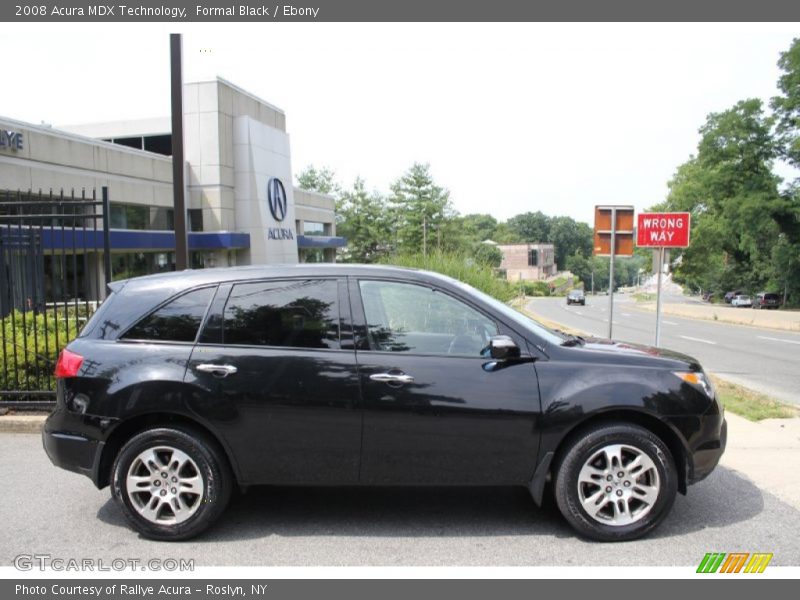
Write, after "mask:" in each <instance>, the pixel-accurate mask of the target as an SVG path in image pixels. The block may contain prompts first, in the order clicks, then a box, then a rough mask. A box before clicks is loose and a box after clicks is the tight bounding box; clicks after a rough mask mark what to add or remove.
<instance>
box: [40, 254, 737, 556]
mask: <svg viewBox="0 0 800 600" xmlns="http://www.w3.org/2000/svg"><path fill="white" fill-rule="evenodd" d="M109 288H110V289H109V296H108V297H107V298H106V300H105V301H104V302H103V303H102V305H101V306H100V307H99V308H98V310H97V311H96V312H95V314H94V315H93V317H92V318H91V319H90V320H89V322H88V323H87V324H86V326H85V327H84V328H83V330H82V331H81V333H80V335H79V336H78V338H77V339H75V340H74V341H72V342H71V343H70V344H69V345H68V346H67V347H66V348H65V349H64V350H63V351H62V352H61V354H60V356H59V359H58V363H57V366H56V376H57V382H58V392H57V406H56V409H55V410H54V412H53V413H52V414H51V415H50V417H49V418H48V420H47V422H46V425H45V427H44V430H43V441H44V447H45V450H46V452H47V454H48V455H49V457H50V459H51V460H52V462H53V463H54V464H55V465H57V466H59V467H63V468H65V469H69V470H71V471H76V472H78V473H82V474H84V475H87V476H88V477H89V478H90V479H91V480H92V482H93V483H94V484H95V485H96V486H97V487H98V488H103V487H105V486H110V488H111V494H112V496H113V497H114V499H115V500H116V502H117V503H118V505H119V507H120V509H121V510H122V512H123V513H124V515H125V517H126V518H127V520H128V521H129V523H130V525H131V526H132V527H133V528H134V529H136V530H137V531H139V532H140V533H141V534H143V535H145V536H147V537H150V538H155V539H166V540H179V539H186V538H190V537H192V536H195V535H197V534H198V533H200V532H201V531H203V530H204V529H206V528H207V527H208V526H209V525H211V524H212V523H213V522H214V520H215V519H217V517H219V515H220V513H222V511H223V510H224V508H225V506H226V504H227V503H228V500H229V498H230V496H231V493H232V491H233V490H234V489H246V488H247V487H249V486H252V485H261V484H270V485H282V486H289V485H373V486H375V485H378V486H401V485H415V486H416V485H437V486H444V485H459V486H471V485H492V486H494V485H498V486H500V485H503V486H506V485H507V486H523V487H525V488H527V489H528V490H529V492H530V494H531V496H532V497H533V500H534V501H535V502H536V503H537V504H538V503H541V501H542V498H543V495H544V494H545V492H546V489H547V491H548V492H549V490H552V493H553V494H554V496H555V500H556V503H557V505H558V507H559V509H560V511H561V513H562V514H563V515H564V518H565V519H566V520H567V521H568V522H569V523H570V524H571V525H572V526H573V527H574V528H575V529H576V530H577V531H578V532H579V533H580V534H582V535H584V536H587V537H589V538H593V539H596V540H603V541H615V540H628V539H633V538H636V537H639V536H642V535H644V534H646V533H647V532H649V531H651V530H652V529H653V528H654V527H656V526H657V525H658V524H659V523H660V522H661V521H662V520H663V519H664V518H665V517H666V515H667V514H668V512H669V510H670V508H671V506H672V504H673V500H674V499H675V495H676V492H681V493H686V488H687V486H688V485H689V484H692V483H695V482H697V481H699V480H701V479H703V478H704V477H706V476H707V475H708V474H709V473H710V472H711V471H712V469H714V467H715V466H716V464H717V462H718V461H719V458H720V456H721V454H722V452H723V450H724V448H725V441H726V424H725V419H724V416H723V409H722V407H721V405H720V402H719V400H718V398H717V397H716V395H715V391H714V388H713V386H712V384H711V382H710V381H709V379H708V377H707V376H706V374H705V373H704V372H703V369H702V368H701V366H700V365H699V364H698V363H697V361H695V360H694V359H692V358H689V357H687V356H684V355H681V354H677V353H674V352H670V351H667V350H663V349H657V348H650V347H646V346H638V345H634V344H628V343H623V342H618V341H611V340H607V339H584V338H581V337H576V336H573V335H567V334H565V333H561V332H558V331H553V330H551V329H548V328H546V327H544V326H543V325H541V324H539V323H537V322H536V321H533V320H531V319H529V318H528V317H526V316H524V315H523V314H521V313H519V312H517V311H516V310H514V309H512V308H510V307H509V306H507V305H505V304H503V303H502V302H499V301H497V300H495V299H493V298H491V297H489V296H487V295H486V294H484V293H482V292H479V291H477V290H475V289H474V288H472V287H470V286H468V285H465V284H463V283H461V282H459V281H456V280H453V279H450V278H447V277H444V276H442V275H438V274H434V273H428V272H424V271H416V270H409V269H400V268H394V267H384V266H358V265H334V264H331V265H291V266H258V267H256V266H253V267H236V268H226V269H206V270H197V271H183V272H179V273H168V274H159V275H152V276H147V277H140V278H135V279H129V280H125V281H116V282H114V283H112V284H110V286H109Z"/></svg>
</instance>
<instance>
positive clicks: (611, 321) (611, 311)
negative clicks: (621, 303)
mask: <svg viewBox="0 0 800 600" xmlns="http://www.w3.org/2000/svg"><path fill="white" fill-rule="evenodd" d="M616 243H617V207H616V206H613V207H611V262H610V263H609V266H608V339H611V337H612V333H613V331H614V254H615V252H614V250H615V249H616V248H615V246H616Z"/></svg>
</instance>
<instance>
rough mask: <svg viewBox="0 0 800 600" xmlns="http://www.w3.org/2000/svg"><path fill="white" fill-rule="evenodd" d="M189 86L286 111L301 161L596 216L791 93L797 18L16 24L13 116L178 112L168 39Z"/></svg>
mask: <svg viewBox="0 0 800 600" xmlns="http://www.w3.org/2000/svg"><path fill="white" fill-rule="evenodd" d="M174 31H180V32H182V33H184V34H185V37H184V55H185V76H186V79H187V80H193V79H196V78H205V77H208V76H209V75H214V74H219V75H220V76H222V77H225V78H226V79H229V80H230V81H232V82H234V83H235V84H237V85H239V86H240V87H243V88H245V89H247V90H249V91H251V92H253V93H254V94H256V95H258V96H260V97H262V98H263V99H265V100H267V101H268V102H270V103H272V104H275V105H277V106H279V107H280V108H282V109H283V110H284V111H286V114H287V128H288V130H289V133H290V135H291V140H292V154H293V167H294V170H295V172H298V171H299V170H300V169H301V168H302V167H304V166H305V165H307V164H310V163H313V164H315V165H318V166H323V165H325V166H329V167H330V168H332V169H333V170H334V171H336V173H337V176H338V177H339V179H340V180H341V181H342V182H343V183H345V184H346V185H348V184H350V183H351V182H352V180H353V178H354V177H356V176H358V175H360V176H362V177H363V178H365V179H366V181H367V184H368V185H369V186H370V187H374V188H377V189H379V190H387V189H388V186H389V184H390V183H391V181H392V180H394V179H395V178H397V177H398V176H399V175H400V174H402V172H403V171H404V170H405V169H406V168H407V167H408V166H409V165H410V164H411V163H413V162H415V161H419V162H429V163H430V164H431V167H432V170H433V173H434V176H435V177H436V179H437V181H438V182H439V183H440V184H441V185H443V186H445V187H447V188H449V189H450V191H451V196H452V200H453V202H454V204H455V207H456V208H457V209H458V210H459V211H460V212H462V213H469V212H489V213H491V214H493V215H495V216H496V217H498V218H501V219H505V218H508V217H510V216H512V215H514V214H517V213H519V212H524V211H528V210H531V211H535V210H541V211H543V212H545V213H547V214H550V215H570V216H572V217H574V218H577V219H581V220H584V221H587V222H589V221H590V220H591V219H592V210H593V206H594V205H595V204H601V203H602V204H607V203H618V204H633V205H635V206H636V207H637V209H639V210H641V209H644V208H645V207H647V206H649V205H651V204H653V203H655V202H658V201H660V200H661V199H663V197H664V196H665V194H666V189H667V188H666V183H667V181H668V180H669V178H670V176H671V175H672V173H674V171H675V168H676V167H677V166H678V165H679V164H680V163H681V162H683V161H685V160H686V159H687V158H688V156H689V154H690V153H692V152H693V151H694V150H695V148H696V145H697V141H698V136H697V129H698V128H699V127H700V125H702V123H703V122H704V120H705V116H706V115H707V114H708V113H709V112H712V111H719V110H724V109H725V108H728V107H730V106H731V105H732V104H734V103H735V102H736V101H737V100H740V99H743V98H748V97H758V98H762V99H768V98H769V97H770V96H772V95H774V94H775V93H776V88H775V82H776V80H777V77H778V69H777V67H776V61H777V60H778V55H779V53H780V52H781V51H783V50H786V49H787V48H788V47H789V45H790V43H791V41H792V39H793V37H796V36H798V35H800V27H798V25H796V24H794V25H792V24H765V25H760V24H759V25H737V24H734V25H709V24H701V25H672V24H665V25H658V24H657V25H644V24H630V25H610V24H596V25H582V24H564V25H557V24H463V25H462V24H321V23H312V24H286V23H281V24H271V23H267V24H252V25H250V24H248V25H243V24H228V25H222V24H220V25H202V24H196V25H191V24H189V25H182V26H180V27H177V26H174V25H168V24H164V25H160V24H156V25H151V24H144V23H142V24H134V25H107V24H104V25H99V24H98V25H89V24H86V25H64V24H60V25H54V24H38V25H32V24H15V25H14V26H13V27H11V28H9V27H7V28H6V29H5V30H4V32H3V35H2V36H0V56H2V57H3V94H2V96H0V115H3V116H6V117H11V118H15V119H20V120H23V121H29V122H32V123H41V122H43V121H44V122H46V123H50V124H54V125H59V124H74V123H82V122H92V121H107V120H117V119H126V118H142V117H153V116H163V115H167V114H168V112H169V62H168V60H169V54H168V49H169V43H168V35H167V34H168V33H170V32H174Z"/></svg>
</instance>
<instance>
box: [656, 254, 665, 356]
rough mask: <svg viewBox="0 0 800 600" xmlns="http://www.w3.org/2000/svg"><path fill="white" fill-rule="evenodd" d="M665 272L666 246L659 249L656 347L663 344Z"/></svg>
mask: <svg viewBox="0 0 800 600" xmlns="http://www.w3.org/2000/svg"><path fill="white" fill-rule="evenodd" d="M663 274H664V246H661V247H660V248H659V249H658V284H657V286H658V290H657V294H658V296H656V348H658V347H659V346H660V345H661V278H662V276H663Z"/></svg>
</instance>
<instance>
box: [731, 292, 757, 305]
mask: <svg viewBox="0 0 800 600" xmlns="http://www.w3.org/2000/svg"><path fill="white" fill-rule="evenodd" d="M731 306H734V307H736V308H741V307H743V306H747V307H750V306H753V299H752V298H750V296H747V295H745V294H738V295H736V296H734V297H733V300H731Z"/></svg>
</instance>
